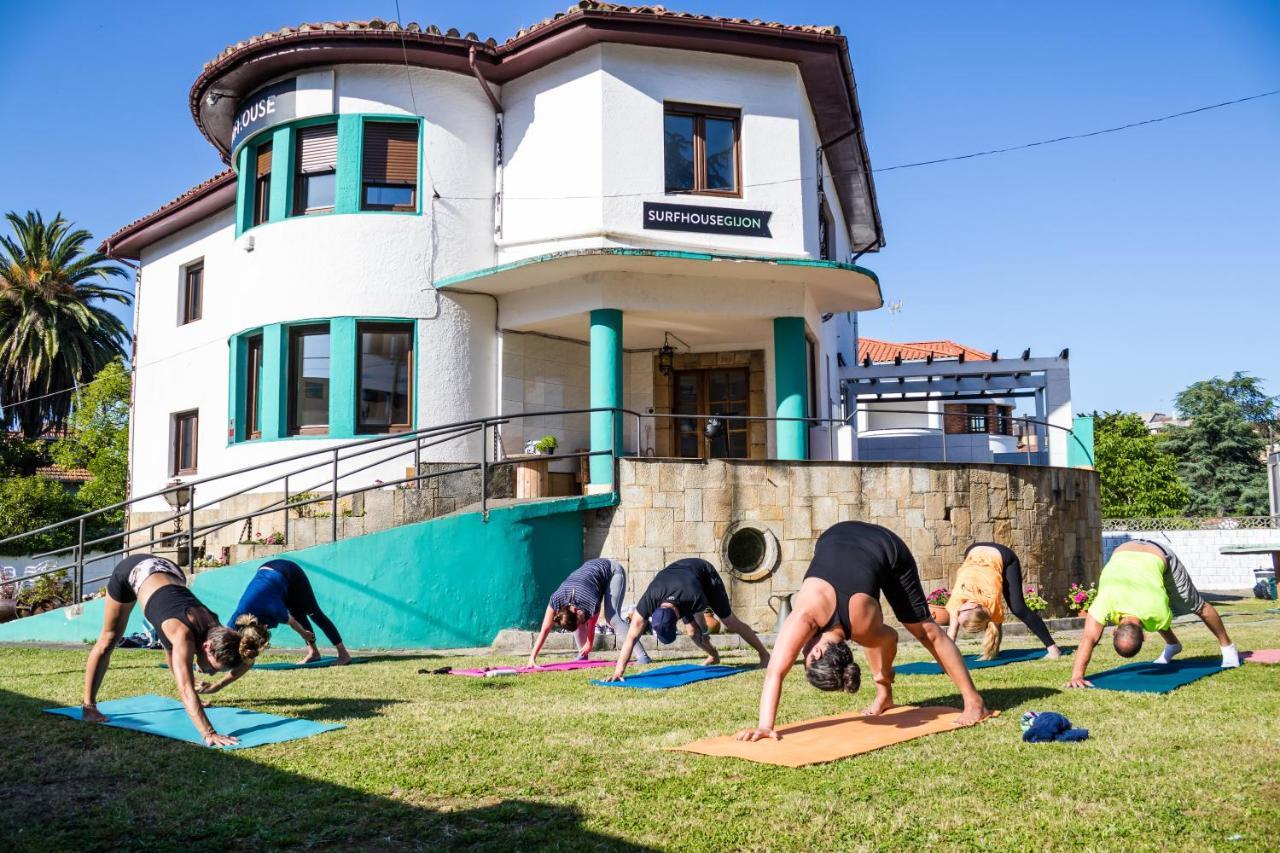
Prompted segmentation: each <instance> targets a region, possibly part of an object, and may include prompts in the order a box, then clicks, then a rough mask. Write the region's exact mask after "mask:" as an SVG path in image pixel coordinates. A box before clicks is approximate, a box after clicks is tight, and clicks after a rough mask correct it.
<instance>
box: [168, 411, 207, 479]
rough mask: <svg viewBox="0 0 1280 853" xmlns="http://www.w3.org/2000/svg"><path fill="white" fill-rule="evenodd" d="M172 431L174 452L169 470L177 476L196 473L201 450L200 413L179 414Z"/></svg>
mask: <svg viewBox="0 0 1280 853" xmlns="http://www.w3.org/2000/svg"><path fill="white" fill-rule="evenodd" d="M171 431H172V433H173V452H172V454H171V455H170V460H169V468H170V470H171V471H172V473H173V474H174V475H175V476H177V475H180V474H182V475H186V474H194V473H195V472H196V454H197V452H198V451H199V449H200V441H199V435H198V433H199V431H200V413H199V412H198V411H192V412H179V413H178V414H176V415H174V416H173V421H172V426H171Z"/></svg>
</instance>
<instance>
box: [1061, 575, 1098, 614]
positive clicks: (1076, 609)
mask: <svg viewBox="0 0 1280 853" xmlns="http://www.w3.org/2000/svg"><path fill="white" fill-rule="evenodd" d="M1097 597H1098V586H1097V584H1092V583H1091V584H1089V585H1088V586H1087V587H1086V586H1085V585H1084V584H1080V583H1073V584H1072V585H1071V589H1069V590H1067V594H1066V596H1064V597H1063V599H1062V600H1063V602H1064V603H1065V604H1066V605H1067V610H1068V611H1070V612H1072V613H1075V614H1076V615H1078V616H1084V614H1085V613H1087V612H1088V611H1089V608H1090V606H1092V605H1093V600H1094V599H1095V598H1097Z"/></svg>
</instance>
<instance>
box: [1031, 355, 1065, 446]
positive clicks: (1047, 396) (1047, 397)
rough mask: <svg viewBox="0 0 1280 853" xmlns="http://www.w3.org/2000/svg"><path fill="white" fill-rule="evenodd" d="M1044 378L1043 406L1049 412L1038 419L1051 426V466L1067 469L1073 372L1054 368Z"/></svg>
mask: <svg viewBox="0 0 1280 853" xmlns="http://www.w3.org/2000/svg"><path fill="white" fill-rule="evenodd" d="M1044 378H1045V387H1044V390H1043V400H1044V402H1043V406H1044V408H1045V409H1047V410H1048V411H1047V412H1046V413H1044V414H1043V415H1041V414H1039V413H1038V414H1037V418H1038V419H1040V420H1046V421H1048V422H1049V424H1050V425H1051V426H1050V427H1049V428H1048V432H1049V464H1050V465H1053V466H1055V467H1059V468H1065V467H1067V442H1069V441H1071V440H1072V438H1071V426H1072V414H1071V371H1070V370H1069V369H1068V368H1066V367H1060V368H1052V369H1050V370H1046V371H1045V373H1044ZM1037 400H1039V398H1037ZM1038 406H1039V404H1038Z"/></svg>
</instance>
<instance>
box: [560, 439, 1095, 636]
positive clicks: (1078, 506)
mask: <svg viewBox="0 0 1280 853" xmlns="http://www.w3.org/2000/svg"><path fill="white" fill-rule="evenodd" d="M619 467H620V478H621V479H620V481H619V484H620V489H621V497H622V500H621V504H620V505H619V506H617V507H616V508H613V509H610V510H601V511H598V512H597V513H596V514H595V516H594V518H589V519H588V524H587V529H586V532H585V536H586V542H585V546H586V547H585V553H586V556H588V557H594V556H600V555H603V556H608V557H613V558H616V559H619V560H622V561H623V562H624V564H625V565H626V566H627V567H628V570H629V577H628V586H629V589H628V591H627V596H628V597H627V600H628V601H634V600H635V599H636V598H637V597H638V596H639V595H640V593H641V592H643V590H644V588H645V586H646V585H647V584H648V583H649V581H650V580H651V579H652V578H653V575H654V574H656V573H657V572H658V571H659V570H660V569H661V568H662V567H663V566H665V565H667V564H668V563H670V562H671V561H673V560H677V559H679V558H681V557H689V556H694V557H702V558H704V559H706V560H709V561H711V563H712V564H713V565H715V566H716V567H717V569H719V570H720V571H721V574H722V576H724V578H725V580H726V583H728V585H729V591H730V599H731V601H732V603H733V607H734V611H735V612H736V613H737V614H738V615H739V616H741V617H742V618H743V619H745V620H746V621H747V622H748V623H749V624H751V625H752V626H754V627H756V628H758V629H768V630H771V629H772V628H773V626H774V621H775V617H774V614H773V611H772V610H771V609H770V606H769V598H770V596H773V595H777V594H785V593H791V592H795V591H796V590H797V589H798V588H799V585H800V581H801V579H802V578H803V577H804V573H805V571H806V570H807V569H808V565H809V560H810V559H811V558H812V556H813V546H814V542H815V541H816V539H817V537H818V536H819V535H820V534H821V533H822V531H824V530H825V529H826V528H828V527H830V526H831V525H833V524H835V523H836V522H838V521H845V520H861V521H870V522H873V523H876V524H882V525H884V526H885V527H888V528H890V529H891V530H894V531H895V532H897V533H898V534H899V535H901V536H902V538H903V539H904V540H905V541H906V542H907V544H908V545H909V546H910V547H911V550H912V553H913V554H914V555H915V557H916V561H917V563H918V564H919V567H920V573H921V577H922V579H923V581H924V584H925V590H926V592H927V591H928V590H929V589H932V588H933V587H936V586H942V585H946V586H950V584H951V581H952V580H953V579H954V574H955V570H956V567H958V566H959V565H960V562H961V558H962V555H963V552H964V549H965V548H966V547H968V546H969V545H970V544H972V543H973V542H977V541H983V540H992V541H997V542H1002V543H1004V544H1007V545H1008V546H1009V547H1011V548H1013V549H1014V551H1016V552H1017V553H1018V555H1019V557H1020V558H1021V561H1022V565H1023V567H1024V569H1025V570H1026V580H1027V582H1028V583H1034V584H1039V585H1041V586H1042V587H1043V589H1044V594H1045V597H1046V598H1047V599H1049V600H1050V603H1051V612H1053V613H1057V612H1058V611H1060V610H1061V608H1060V607H1054V604H1055V602H1056V600H1057V599H1058V598H1059V597H1060V596H1062V595H1063V594H1065V592H1066V589H1067V587H1068V586H1069V585H1070V584H1071V582H1072V581H1076V580H1084V581H1092V580H1096V578H1097V576H1098V572H1099V570H1100V567H1101V548H1100V547H1099V543H1100V541H1101V518H1100V513H1099V502H1098V486H1097V474H1096V473H1095V472H1093V471H1089V470H1084V469H1065V468H1047V467H1036V466H1017V465H954V464H953V465H947V464H942V463H927V462H919V463H898V462H778V461H751V460H711V461H700V460H667V459H622V460H620V463H619ZM735 522H749V523H756V524H758V525H759V526H761V527H763V528H767V529H768V530H769V531H771V532H772V534H773V535H774V536H776V537H777V540H778V560H777V564H776V566H775V567H773V570H772V571H771V572H768V573H767V576H765V577H763V578H761V579H759V580H755V581H748V580H744V579H742V578H740V577H738V576H736V575H734V574H733V573H732V572H730V571H729V570H728V568H727V567H726V566H725V564H724V563H725V561H724V558H723V556H722V547H723V540H724V537H725V534H726V532H727V531H728V530H729V528H730V525H731V524H733V523H735Z"/></svg>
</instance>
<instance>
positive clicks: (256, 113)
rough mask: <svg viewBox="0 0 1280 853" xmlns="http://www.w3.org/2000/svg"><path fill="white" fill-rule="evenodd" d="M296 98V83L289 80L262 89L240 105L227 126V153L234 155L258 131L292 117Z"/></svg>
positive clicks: (294, 111)
mask: <svg viewBox="0 0 1280 853" xmlns="http://www.w3.org/2000/svg"><path fill="white" fill-rule="evenodd" d="M297 95H298V80H297V78H296V77H290V78H289V79H288V80H281V81H280V82H279V83H272V84H271V85H270V86H266V87H263V88H261V89H259V90H258V91H256V92H254V93H253V94H252V95H250V96H249V97H247V98H245V99H244V100H243V101H241V102H240V106H239V107H238V108H237V109H236V120H235V123H234V124H233V125H231V150H232V151H235V150H236V148H238V147H239V146H240V143H242V142H244V141H245V140H246V139H248V138H249V137H250V136H253V135H254V134H255V133H257V132H258V131H260V130H265V129H266V128H268V127H273V126H274V125H277V124H280V123H281V122H286V121H289V120H290V119H291V118H293V117H294V116H296V115H297V112H298V110H297V105H296V103H295V101H296V100H297Z"/></svg>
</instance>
